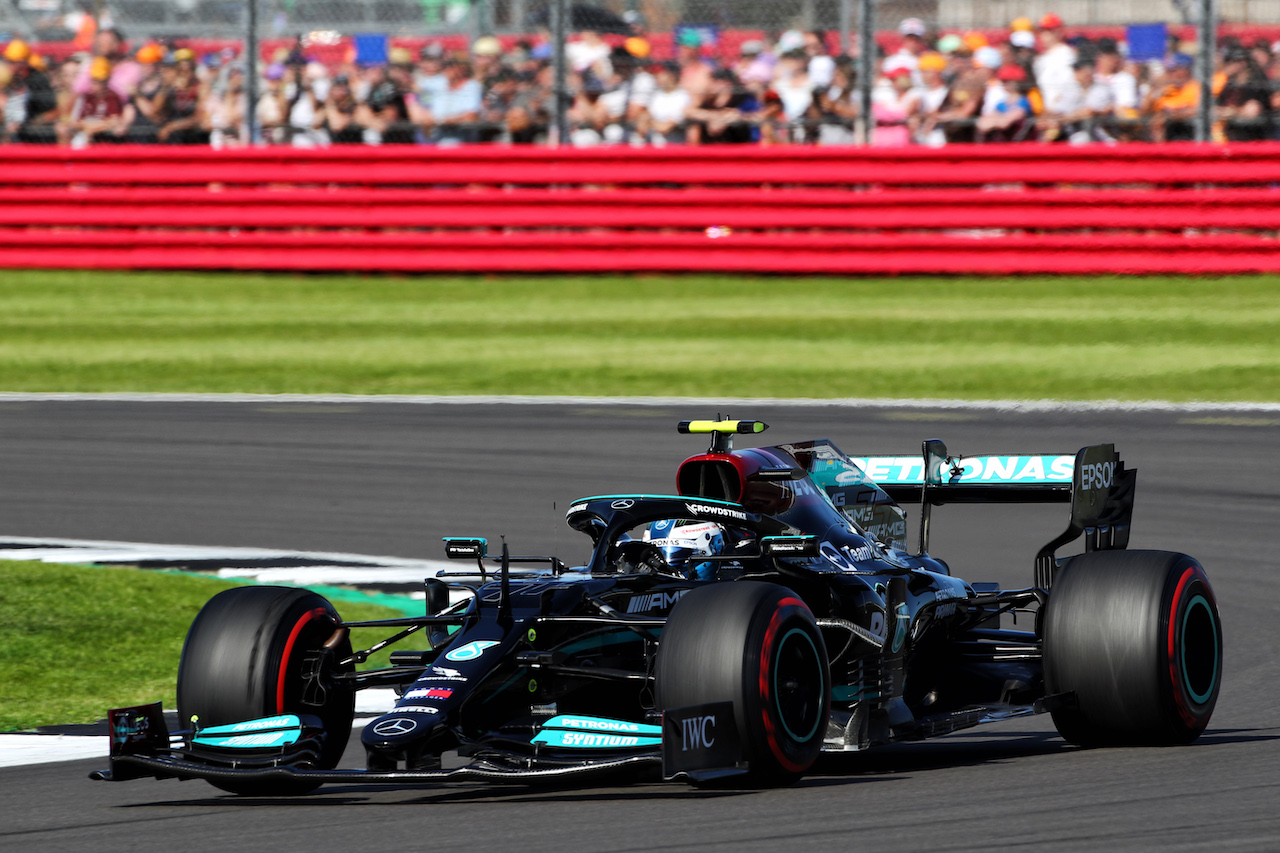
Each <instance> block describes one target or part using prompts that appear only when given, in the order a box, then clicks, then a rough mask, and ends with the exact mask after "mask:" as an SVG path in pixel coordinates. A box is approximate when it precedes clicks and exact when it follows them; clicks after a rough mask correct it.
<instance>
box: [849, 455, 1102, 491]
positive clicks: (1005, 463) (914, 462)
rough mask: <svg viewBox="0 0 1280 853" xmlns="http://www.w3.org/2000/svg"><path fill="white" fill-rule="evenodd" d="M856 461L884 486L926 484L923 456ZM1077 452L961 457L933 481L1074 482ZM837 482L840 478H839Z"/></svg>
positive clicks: (973, 483)
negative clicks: (953, 473) (953, 470)
mask: <svg viewBox="0 0 1280 853" xmlns="http://www.w3.org/2000/svg"><path fill="white" fill-rule="evenodd" d="M853 462H854V464H855V465H857V466H858V467H859V468H861V469H862V470H863V471H864V472H865V473H866V475H867V477H868V478H869V479H871V480H872V481H874V482H876V483H879V484H880V485H882V486H919V485H921V484H923V483H924V457H923V456H864V457H861V458H859V457H854V458H853ZM1075 464H1076V458H1075V456H1073V455H1059V454H1054V455H1031V456H959V457H953V458H952V459H951V460H950V465H954V466H955V467H956V468H958V469H960V473H959V475H958V476H953V475H952V473H951V468H950V465H948V464H947V463H943V467H942V468H941V469H940V470H939V471H938V472H937V474H936V476H935V478H931V482H939V483H942V484H943V485H946V484H953V485H954V484H964V485H966V486H985V485H990V486H1007V485H1023V486H1034V485H1064V486H1066V485H1070V484H1071V479H1072V477H1073V476H1074V474H1075ZM837 482H839V480H838V479H837Z"/></svg>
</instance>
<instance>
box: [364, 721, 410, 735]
mask: <svg viewBox="0 0 1280 853" xmlns="http://www.w3.org/2000/svg"><path fill="white" fill-rule="evenodd" d="M417 727H418V723H417V721H415V720H411V719H409V718H408V717H392V718H391V719H389V720H383V721H382V722H380V723H378V724H377V725H376V726H374V727H373V733H374V734H376V735H387V736H393V735H407V734H408V733H409V732H411V731H413V730H414V729H416V728H417Z"/></svg>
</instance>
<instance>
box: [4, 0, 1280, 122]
mask: <svg viewBox="0 0 1280 853" xmlns="http://www.w3.org/2000/svg"><path fill="white" fill-rule="evenodd" d="M89 2H90V6H89V7H88V11H89V12H90V13H92V14H93V15H95V16H96V17H97V18H98V20H99V21H100V22H101V23H102V24H107V23H109V24H111V25H114V26H116V27H119V28H121V29H123V30H124V31H125V33H126V34H127V35H128V36H129V37H130V38H131V39H132V40H133V41H134V42H135V43H137V42H138V41H140V40H146V39H171V40H172V39H189V38H203V39H233V40H235V41H236V42H239V43H244V44H246V45H247V46H248V49H247V50H246V51H244V53H245V55H246V57H247V62H248V65H249V68H248V69H247V70H248V73H247V74H246V86H247V87H248V89H249V102H250V103H257V98H256V88H257V87H258V86H259V85H260V83H261V81H260V79H259V78H260V74H259V72H260V71H261V67H260V66H259V65H258V63H259V61H260V59H261V52H260V51H259V50H258V49H257V46H258V44H259V43H260V42H262V41H263V40H267V39H273V38H295V37H296V38H300V39H302V40H304V41H307V42H309V43H323V42H324V41H326V40H328V41H334V40H337V39H340V38H344V37H349V36H352V35H354V34H357V33H381V34H386V35H387V36H389V37H391V38H393V39H394V38H406V37H437V36H454V37H459V38H464V39H466V40H467V42H466V43H474V41H475V40H476V39H477V38H479V37H481V36H484V35H488V34H498V35H506V34H516V33H519V34H530V36H531V37H532V38H533V39H535V40H537V39H542V38H547V37H549V40H550V43H551V44H552V45H553V48H554V49H553V50H552V57H553V60H554V67H555V69H556V71H555V75H554V80H555V83H554V89H555V92H556V93H557V96H556V97H554V98H552V99H551V102H552V104H553V109H552V113H553V115H552V117H551V120H550V124H551V127H552V128H553V133H552V134H551V140H552V141H553V142H563V141H566V140H567V139H568V138H569V135H570V133H571V128H570V127H569V122H568V119H567V117H566V111H567V110H568V108H569V106H570V104H571V103H572V100H573V97H574V94H575V93H574V91H573V87H574V85H575V84H574V82H573V80H574V78H573V76H572V75H571V74H569V73H566V59H565V52H564V47H565V44H566V42H567V41H568V40H570V39H571V38H573V37H574V34H575V33H577V32H579V31H581V30H583V29H588V28H590V27H592V26H598V27H599V28H602V29H605V30H606V31H608V32H611V33H613V34H615V35H624V34H627V33H628V32H631V31H633V30H634V31H638V32H644V33H646V34H649V35H651V36H662V37H663V38H665V39H666V40H665V41H664V42H662V43H663V44H666V45H670V42H671V38H672V34H673V33H679V32H681V31H684V30H689V29H694V30H696V31H698V32H700V33H702V34H704V35H705V37H706V38H708V39H711V40H713V41H714V40H716V39H724V40H725V43H724V44H723V45H722V47H723V52H722V53H721V54H719V55H717V57H716V58H717V59H720V60H721V61H724V62H727V61H728V60H730V59H732V58H735V52H736V50H737V49H738V48H740V46H741V43H742V40H743V39H756V38H758V39H761V40H763V41H765V43H766V44H769V45H773V44H775V43H776V41H777V39H778V37H779V35H780V34H781V33H783V32H785V31H788V30H801V31H814V30H821V31H825V32H826V34H827V45H828V47H829V48H830V50H831V52H832V53H833V54H835V55H845V56H848V57H850V58H851V60H852V63H853V70H854V72H855V73H853V74H851V75H850V77H851V78H852V79H853V83H852V85H853V86H854V87H856V92H855V93H854V95H853V96H852V97H851V98H850V101H851V102H852V103H855V104H856V106H857V109H856V112H857V113H858V114H859V115H860V116H862V117H866V116H869V115H871V113H872V100H873V89H874V88H875V86H876V85H877V83H878V76H879V75H878V74H877V73H876V72H875V70H874V67H873V63H874V62H876V61H878V57H879V53H880V52H882V51H883V50H884V48H885V45H884V44H883V43H877V41H876V35H877V33H879V34H882V35H883V34H885V33H888V34H891V35H892V34H896V33H897V32H898V29H899V26H900V23H901V22H902V21H903V20H904V19H919V20H920V21H921V22H922V23H923V25H924V27H925V28H926V29H927V30H928V32H929V33H930V34H931V35H934V34H937V33H939V32H942V31H950V32H953V33H954V32H959V31H964V30H971V29H976V30H983V29H985V30H989V31H995V30H1003V31H1005V32H1007V30H1008V27H1009V25H1010V22H1011V21H1012V20H1014V19H1017V18H1029V19H1032V20H1036V19H1039V18H1040V17H1041V16H1042V15H1045V14H1049V13H1053V14H1056V15H1058V16H1060V17H1061V18H1062V19H1063V20H1064V21H1065V22H1066V23H1067V25H1068V26H1069V27H1107V26H1113V27H1118V26H1123V25H1129V24H1134V23H1138V22H1152V21H1155V22H1165V23H1167V24H1170V25H1172V26H1181V27H1191V28H1193V30H1194V32H1193V35H1192V37H1193V38H1194V39H1197V40H1198V44H1197V45H1196V46H1195V47H1191V46H1188V45H1185V44H1184V45H1183V46H1182V47H1181V48H1179V50H1183V51H1186V52H1187V53H1189V54H1191V55H1194V57H1195V77H1196V79H1198V80H1199V81H1200V85H1201V91H1204V92H1208V91H1210V90H1211V83H1212V77H1213V75H1214V73H1215V56H1216V55H1217V49H1218V39H1217V36H1218V33H1219V31H1218V28H1217V25H1218V22H1219V20H1221V21H1223V22H1227V23H1230V24H1233V25H1275V24H1280V0H1105V2H1104V0H592V2H572V0H89ZM85 10H86V6H85V0H0V31H7V32H8V34H9V35H10V36H18V37H23V38H26V39H31V40H38V41H58V40H60V39H67V38H70V37H71V36H73V35H74V33H75V30H76V28H77V22H78V21H81V20H83V16H84V15H85V14H86V11H85ZM602 22H603V23H602ZM1184 35H1185V34H1184ZM735 39H736V41H734V40H735ZM0 40H2V39H0ZM660 40H661V39H658V38H655V39H654V42H655V44H657V43H658V42H659V41H660ZM730 42H732V43H730ZM1198 108H1199V115H1198V116H1197V118H1196V121H1195V123H1194V124H1195V137H1196V138H1197V139H1208V138H1209V137H1210V135H1211V125H1212V121H1213V118H1214V116H1213V115H1212V111H1213V103H1212V99H1211V98H1207V97H1206V98H1200V103H1199V107H1198ZM248 121H249V124H250V133H251V135H252V136H254V137H255V138H256V137H257V134H256V132H255V131H254V129H253V124H254V122H255V121H256V118H255V116H254V111H252V110H251V111H249V117H248ZM847 130H848V131H849V133H848V137H849V139H848V141H867V140H868V139H869V137H870V134H871V127H870V122H866V121H858V120H850V121H849V122H848V128H847Z"/></svg>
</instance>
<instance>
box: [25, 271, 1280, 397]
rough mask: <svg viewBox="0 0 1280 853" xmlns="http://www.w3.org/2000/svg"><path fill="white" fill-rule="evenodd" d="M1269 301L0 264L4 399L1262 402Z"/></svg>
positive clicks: (1279, 380) (1245, 289) (1118, 293)
mask: <svg viewBox="0 0 1280 853" xmlns="http://www.w3.org/2000/svg"><path fill="white" fill-rule="evenodd" d="M1278 290H1280V278H1277V277H1264V276H1257V277H1237V278H1222V279H1204V278H1114V279H1082V278H1016V279H986V278H983V279H965V278H928V279H921V278H889V279H861V278H859V279H825V278H794V279H791V278H744V277H730V276H718V277H715V276H697V277H694V276H689V277H658V276H655V277H622V276H617V277H607V276H605V277H592V278H586V277H576V278H575V277H495V278H486V277H418V278H394V277H386V276H370V277H358V276H341V277H337V276H327V277H326V276H284V275H279V276H266V275H237V274H170V273H165V274H153V273H99V272H93V273H89V272H45V271H6V272H5V275H4V277H3V280H0V390H10V391H172V392H178V391H214V392H217V391H223V392H232V391H239V392H301V393H334V392H340V393H372V394H380V393H387V394H391V393H396V394H401V393H405V394H408V393H412V394H497V393H511V394H581V395H698V396H704V395H711V396H779V397H845V396H858V397H864V396H865V397H959V398H1021V399H1045V398H1053V399H1098V398H1118V399H1167V400H1254V401H1276V400H1280V298H1278Z"/></svg>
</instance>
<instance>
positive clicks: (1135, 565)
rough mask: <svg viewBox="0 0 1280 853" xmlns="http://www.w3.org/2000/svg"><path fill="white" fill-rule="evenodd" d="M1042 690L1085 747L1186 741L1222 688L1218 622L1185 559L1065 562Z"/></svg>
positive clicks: (1072, 737)
mask: <svg viewBox="0 0 1280 853" xmlns="http://www.w3.org/2000/svg"><path fill="white" fill-rule="evenodd" d="M1044 679H1045V689H1046V692H1047V693H1048V694H1049V695H1050V696H1053V695H1054V694H1069V695H1065V696H1064V697H1063V700H1064V701H1060V702H1059V703H1057V704H1060V707H1059V708H1057V709H1056V710H1054V711H1053V712H1052V713H1053V723H1054V725H1055V726H1056V727H1057V729H1058V733H1059V734H1061V735H1062V736H1063V737H1064V738H1066V739H1067V740H1068V741H1071V742H1072V743H1076V744H1080V745H1082V746H1106V745H1129V744H1134V745H1136V744H1182V743H1190V742H1191V741H1193V740H1195V739H1196V738H1197V737H1199V736H1200V733H1201V732H1202V731H1204V728H1205V726H1206V725H1208V723H1209V717H1210V716H1212V714H1213V707H1214V704H1215V703H1216V702H1217V700H1218V690H1219V688H1220V687H1221V685H1222V623H1221V621H1220V620H1219V617H1218V606H1217V603H1216V601H1215V599H1214V596H1213V590H1212V588H1211V587H1210V586H1209V579H1208V577H1206V576H1205V572H1204V569H1203V568H1201V567H1200V564H1199V563H1197V562H1196V561H1195V560H1194V559H1193V558H1191V557H1188V556H1187V555H1185V554H1174V553H1170V552H1166V551H1099V552H1094V553H1088V554H1081V555H1079V556H1077V557H1073V558H1071V559H1070V560H1068V561H1067V562H1066V563H1065V564H1064V565H1063V566H1062V568H1061V569H1060V570H1059V572H1058V575H1057V577H1056V578H1055V579H1054V583H1053V589H1052V590H1051V591H1050V593H1049V601H1048V604H1047V605H1046V609H1045V615H1044Z"/></svg>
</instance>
